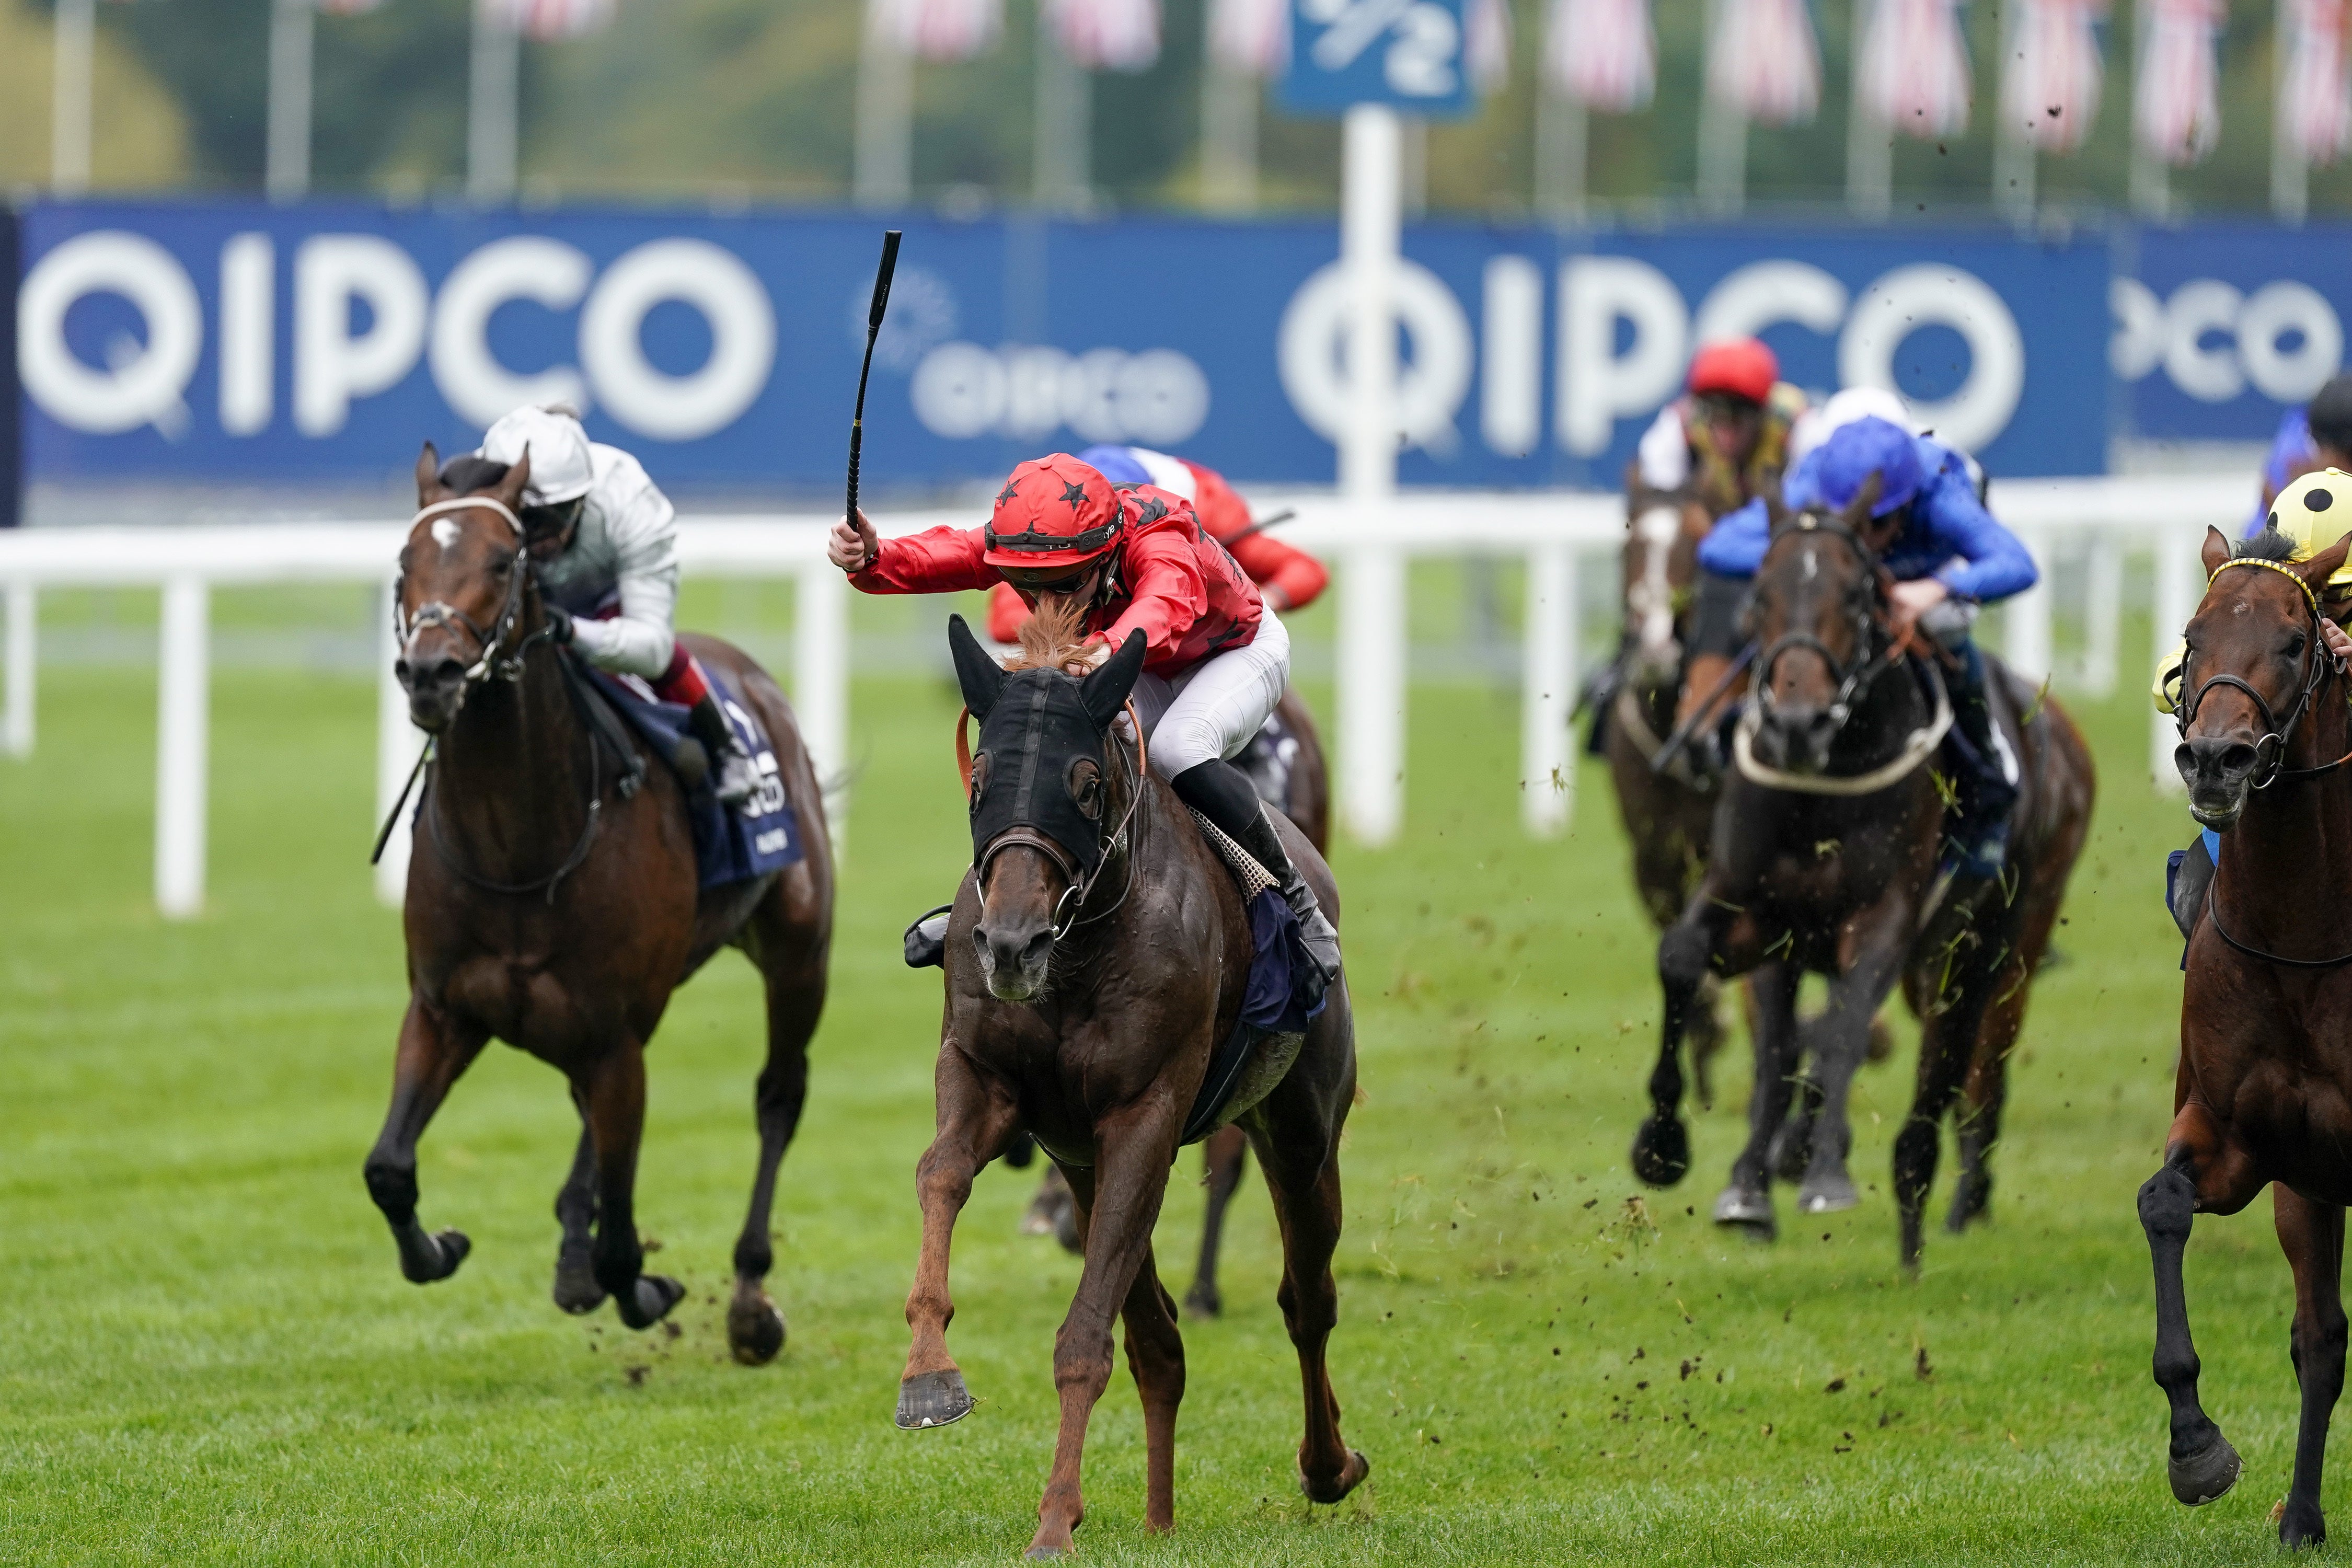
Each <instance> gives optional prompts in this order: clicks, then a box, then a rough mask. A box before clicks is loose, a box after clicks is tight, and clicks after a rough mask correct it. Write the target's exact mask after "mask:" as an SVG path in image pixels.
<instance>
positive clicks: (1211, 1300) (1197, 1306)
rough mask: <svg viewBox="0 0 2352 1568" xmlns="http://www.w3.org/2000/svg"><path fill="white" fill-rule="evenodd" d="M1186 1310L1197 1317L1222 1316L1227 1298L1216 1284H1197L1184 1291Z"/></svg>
mask: <svg viewBox="0 0 2352 1568" xmlns="http://www.w3.org/2000/svg"><path fill="white" fill-rule="evenodd" d="M1184 1310H1185V1311H1186V1312H1188V1313H1190V1314H1191V1315H1192V1316H1193V1317H1196V1318H1221V1317H1223V1316H1224V1311H1225V1299H1224V1297H1223V1295H1221V1294H1219V1293H1218V1290H1217V1288H1216V1287H1215V1286H1214V1285H1195V1286H1193V1287H1192V1289H1190V1290H1187V1291H1186V1292H1185V1293H1184Z"/></svg>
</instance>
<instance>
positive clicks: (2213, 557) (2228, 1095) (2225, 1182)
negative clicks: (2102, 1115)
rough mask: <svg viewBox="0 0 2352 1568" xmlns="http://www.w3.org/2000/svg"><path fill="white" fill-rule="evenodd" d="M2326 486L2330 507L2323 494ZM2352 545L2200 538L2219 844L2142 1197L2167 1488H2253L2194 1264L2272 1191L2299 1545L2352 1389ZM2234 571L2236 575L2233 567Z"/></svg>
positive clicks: (2204, 755) (2192, 712) (2190, 678)
mask: <svg viewBox="0 0 2352 1568" xmlns="http://www.w3.org/2000/svg"><path fill="white" fill-rule="evenodd" d="M2323 499H2324V498H2323ZM2347 545H2352V536H2347V537H2346V538H2344V539H2339V540H2337V541H2336V542H2335V543H2334V544H2332V545H2330V546H2329V547H2328V548H2327V549H2326V550H2323V551H2321V552H2319V553H2318V554H2317V555H2315V556H2314V557H2312V559H2310V560H2309V561H2300V562H2299V561H2292V560H2290V559H2288V555H2289V551H2290V549H2291V546H2289V544H2288V542H2287V541H2285V540H2284V539H2283V538H2281V537H2280V536H2279V535H2277V534H2275V533H2263V534H2258V535H2256V536H2255V537H2254V538H2253V539H2251V540H2245V541H2242V542H2239V543H2238V544H2237V545H2236V547H2235V550H2234V552H2233V551H2232V547H2231V543H2230V542H2229V541H2228V540H2227V539H2225V538H2223V537H2222V535H2221V532H2220V531H2219V530H2215V531H2209V532H2208V533H2207V535H2206V537H2205V549H2204V562H2205V570H2206V572H2207V574H2209V578H2210V581H2209V583H2208V585H2207V587H2206V590H2205V598H2204V602H2203V603H2202V604H2201V605H2199V606H2198V610H2197V614H2196V616H2195V618H2194V619H2192V620H2191V621H2190V622H2189V653H2188V659H2187V662H2186V663H2185V664H2184V665H2183V667H2182V670H2181V693H2182V700H2181V702H2180V704H2179V718H2180V735H2181V740H2180V747H2179V752H2177V760H2178V762H2179V768H2180V774H2181V777H2182V778H2183V779H2185V780H2186V781H2187V782H2188V784H2189V810H2190V811H2191V812H2193V813H2194V814H2195V816H2196V817H2197V820H2198V821H2199V822H2200V823H2201V824H2203V825H2204V826H2207V827H2210V828H2213V829H2216V830H2217V831H2219V832H2220V833H2221V836H2222V852H2221V863H2220V865H2219V867H2218V868H2217V869H2216V871H2215V874H2214V877H2213V880H2212V883H2211V885H2210V888H2209V889H2208V891H2207V895H2206V901H2205V904H2204V906H2203V908H2202V910H2200V918H2199V920H2198V923H2197V925H2196V928H2195V931H2194V932H2193V934H2192V935H2191V936H2190V938H2189V955H2188V965H2187V968H2188V974H2187V977H2186V980H2185V982H2184V984H2183V986H2182V991H2181V998H2180V1066H2179V1074H2178V1077H2177V1079H2176V1083H2175V1087H2174V1089H2173V1118H2172V1128H2171V1131H2169V1132H2168V1134H2167V1136H2166V1139H2165V1151H2164V1164H2163V1167H2162V1168H2161V1169H2160V1170H2158V1172H2157V1173H2156V1174H2155V1175H2153V1176H2151V1177H2149V1178H2148V1180H2147V1184H2146V1185H2145V1186H2143V1187H2141V1188H2140V1190H2139V1217H2140V1223H2141V1225H2142V1226H2146V1227H2147V1243H2148V1249H2149V1251H2150V1252H2151V1253H2152V1254H2153V1255H2154V1258H2155V1263H2156V1360H2155V1372H2156V1381H2157V1383H2158V1385H2159V1386H2161V1387H2162V1388H2163V1390H2164V1393H2165V1396H2166V1397H2167V1398H2168V1400H2169V1401H2170V1402H2171V1405H2172V1432H2171V1445H2170V1454H2169V1464H2168V1471H2169V1479H2170V1480H2171V1483H2172V1494H2173V1496H2175V1497H2177V1498H2179V1500H2181V1501H2182V1502H2184V1503H2188V1504H2189V1505H2191V1506H2192V1507H2193V1506H2195V1505H2197V1504H2199V1503H2204V1502H2210V1501H2211V1500H2214V1499H2215V1498H2218V1497H2220V1496H2221V1494H2222V1493H2224V1492H2226V1491H2228V1490H2229V1489H2231V1487H2232V1486H2234V1485H2236V1484H2237V1480H2238V1475H2239V1471H2240V1468H2241V1467H2240V1463H2239V1459H2238V1451H2237V1450H2236V1449H2235V1448H2233V1447H2231V1445H2230V1441H2229V1439H2228V1438H2226V1437H2224V1436H2221V1428H2220V1427H2219V1426H2216V1425H2214V1423H2213V1421H2212V1419H2211V1418H2210V1416H2208V1415H2206V1414H2205V1411H2204V1408H2203V1406H2202V1405H2200V1403H2199V1401H2198V1397H2197V1377H2198V1371H2199V1367H2198V1361H2197V1349H2196V1346H2195V1345H2194V1344H2193V1343H2192V1342H2191V1341H2190V1339H2189V1307H2188V1301H2187V1298H2186V1296H2185V1295H2184V1293H2183V1290H2182V1287H2181V1273H2180V1269H2181V1257H2182V1254H2183V1253H2184V1252H2185V1251H2186V1250H2187V1248H2188V1245H2189V1225H2190V1222H2191V1221H2192V1219H2193V1218H2194V1217H2195V1216H2196V1215H2198V1214H2200V1213H2203V1214H2225V1215H2226V1214H2236V1213H2237V1212H2238V1211H2239V1210H2240V1209H2242V1208H2244V1207H2245V1206H2246V1205H2248V1204H2249V1203H2251V1202H2252V1201H2253V1198H2254V1195H2255V1194H2258V1193H2260V1192H2261V1191H2262V1190H2263V1187H2265V1186H2268V1187H2270V1189H2271V1205H2272V1210H2273V1216H2274V1219H2275V1222H2276V1225H2277V1228H2278V1238H2279V1247H2280V1248H2281V1249H2282V1250H2283V1251H2284V1252H2285V1254H2286V1260H2287V1266H2288V1268H2291V1269H2292V1270H2294V1321H2293V1324H2292V1326H2291V1328H2290V1329H2289V1331H2288V1337H2287V1345H2288V1349H2289V1351H2290V1352H2291V1353H2292V1356H2293V1359H2294V1371H2295V1377H2296V1380H2297V1381H2298V1382H2299V1383H2300V1384H2301V1385H2302V1394H2303V1415H2302V1423H2301V1426H2300V1427H2299V1429H2298V1431H2297V1433H2296V1436H2295V1445H2294V1482H2293V1484H2292V1485H2291V1486H2290V1488H2289V1489H2288V1491H2287V1495H2286V1501H2285V1504H2284V1510H2283V1511H2282V1512H2281V1513H2280V1514H2279V1515H2278V1516H2277V1517H2278V1526H2279V1539H2280V1540H2281V1541H2282V1542H2284V1543H2285V1544H2286V1545H2288V1546H2291V1547H2294V1546H2314V1545H2317V1544H2318V1543H2319V1542H2321V1541H2323V1540H2325V1539H2326V1533H2327V1527H2326V1520H2325V1519H2324V1518H2323V1517H2322V1515H2321V1512H2320V1507H2319V1483H2320V1469H2321V1466H2322V1465H2323V1463H2324V1462H2325V1460H2326V1450H2327V1423H2328V1417H2329V1415H2330V1414H2331V1413H2332V1412H2333V1411H2334V1409H2335V1406H2336V1396H2337V1395H2338V1394H2341V1393H2342V1392H2343V1389H2344V1351H2345V1317H2344V1300H2343V1272H2344V1206H2345V1205H2346V1204H2347V1203H2352V1049H2347V1047H2346V1044H2345V1039H2346V1031H2347V1021H2352V909H2347V906H2346V904H2345V902H2344V900H2343V898H2342V896H2341V893H2342V889H2345V888H2346V887H2347V886H2352V772H2347V771H2346V770H2345V768H2344V765H2343V764H2344V763H2346V761H2347V754H2352V714H2347V708H2346V702H2345V694H2346V681H2345V678H2344V676H2343V674H2342V673H2341V672H2340V671H2339V670H2338V668H2336V661H2335V659H2334V658H2331V657H2330V656H2329V655H2328V654H2327V653H2326V648H2325V647H2324V645H2323V643H2322V641H2321V637H2320V620H2321V617H2322V616H2324V615H2325V616H2331V618H2335V617H2340V616H2343V615H2344V613H2345V611H2346V608H2347V606H2346V605H2344V603H2343V601H2342V600H2341V599H2337V600H2336V601H2335V602H2334V603H2332V604H2330V605H2325V606H2323V604H2322V598H2321V596H2322V595H2326V594H2327V593H2328V592H2329V590H2328V588H2327V586H2326V584H2327V580H2328V578H2330V577H2331V576H2333V575H2335V574H2336V570H2337V569H2338V568H2339V567H2341V566H2342V565H2343V564H2344V560H2345V553H2346V550H2347ZM2233 568H2235V569H2234V570H2233Z"/></svg>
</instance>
